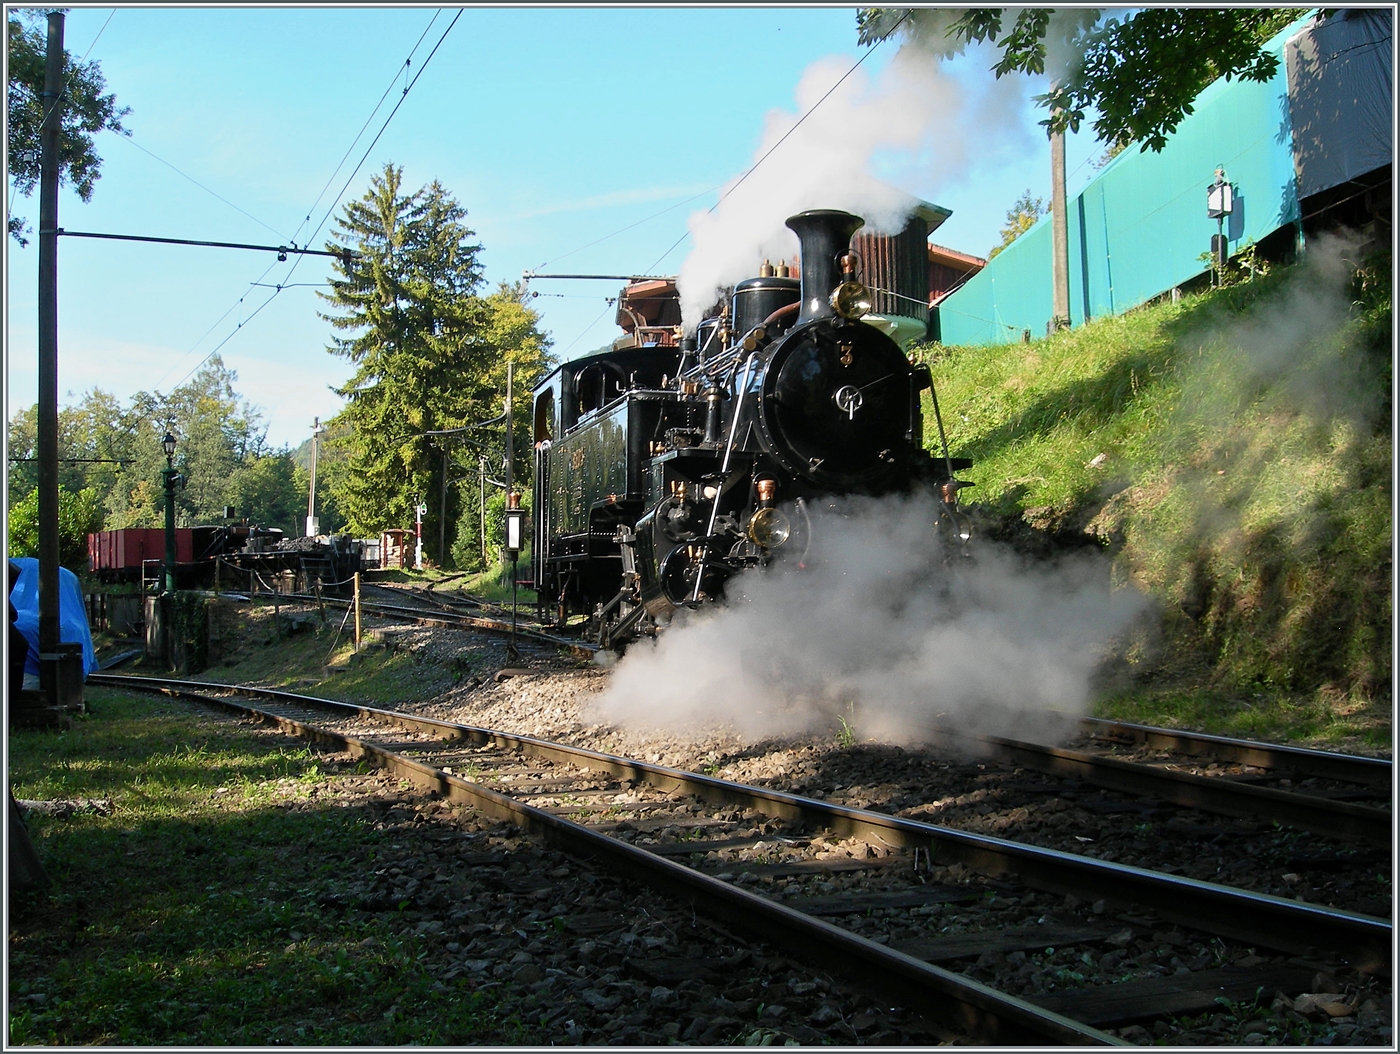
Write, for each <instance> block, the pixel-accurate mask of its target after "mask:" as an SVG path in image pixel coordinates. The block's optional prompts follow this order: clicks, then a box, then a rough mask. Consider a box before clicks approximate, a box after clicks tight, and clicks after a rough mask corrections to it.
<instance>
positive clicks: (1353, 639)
mask: <svg viewBox="0 0 1400 1054" xmlns="http://www.w3.org/2000/svg"><path fill="white" fill-rule="evenodd" d="M1315 257H1316V258H1315V260H1314V262H1313V264H1311V265H1308V264H1304V265H1300V266H1298V267H1295V268H1288V269H1282V270H1277V271H1275V272H1274V273H1273V274H1271V275H1269V276H1268V277H1266V278H1264V279H1261V280H1259V281H1256V282H1253V283H1250V284H1247V285H1237V286H1233V287H1229V288H1225V289H1220V290H1215V291H1211V292H1208V293H1205V294H1202V295H1198V296H1193V297H1186V298H1184V299H1182V300H1181V301H1180V302H1178V303H1176V304H1162V305H1158V306H1154V307H1147V308H1143V309H1140V310H1137V311H1134V312H1132V313H1129V314H1127V315H1123V316H1119V317H1115V318H1104V319H1098V320H1095V321H1093V322H1091V323H1090V324H1088V325H1085V326H1083V327H1081V328H1080V329H1077V330H1073V331H1070V332H1066V333H1061V334H1057V335H1055V336H1052V337H1049V338H1046V339H1044V340H1039V341H1035V342H1032V343H1030V344H1017V345H1003V346H997V347H959V348H951V347H941V346H937V345H935V346H933V347H932V348H929V349H925V352H924V354H925V356H926V357H927V358H928V360H929V361H930V362H931V364H932V365H933V368H934V375H935V378H936V379H937V381H938V385H939V401H940V404H941V406H942V408H943V411H944V415H945V423H946V425H947V427H948V431H949V435H950V442H951V443H952V445H953V448H954V452H955V453H956V454H959V455H962V456H970V457H972V458H973V459H974V461H975V467H974V469H973V470H971V471H970V472H965V473H963V475H965V476H968V477H970V478H973V479H975V481H976V482H977V488H976V490H974V491H970V492H968V495H967V496H968V497H974V496H975V498H976V505H975V506H974V507H973V508H974V510H975V511H976V512H977V514H978V516H979V519H980V520H981V522H982V523H983V525H984V533H986V534H989V535H991V536H992V537H999V538H1003V539H1007V540H1011V541H1013V542H1016V543H1019V544H1023V545H1026V546H1028V547H1030V548H1034V549H1039V550H1041V551H1046V550H1053V549H1056V548H1062V547H1065V546H1081V545H1086V544H1088V545H1097V546H1099V547H1101V548H1103V549H1105V550H1106V551H1108V552H1109V553H1111V554H1112V556H1113V558H1114V569H1115V575H1116V578H1117V580H1118V581H1119V582H1120V583H1128V582H1131V583H1133V584H1135V585H1136V586H1138V587H1139V588H1141V589H1143V590H1145V591H1146V592H1147V593H1149V594H1150V595H1151V596H1153V597H1154V598H1155V599H1156V600H1157V601H1158V609H1159V613H1160V616H1161V619H1160V627H1159V628H1158V629H1152V630H1150V631H1149V630H1147V628H1146V627H1144V632H1143V633H1142V634H1140V635H1139V636H1138V637H1137V638H1136V639H1135V640H1133V641H1130V642H1129V643H1128V644H1127V645H1126V646H1125V647H1124V649H1123V655H1122V656H1121V658H1122V660H1123V663H1124V665H1125V666H1126V667H1127V668H1128V669H1129V671H1130V673H1131V675H1132V676H1131V677H1130V678H1129V679H1128V683H1127V684H1126V685H1122V684H1121V679H1120V685H1121V686H1120V688H1119V690H1118V691H1117V693H1116V694H1113V695H1109V696H1108V697H1106V699H1105V700H1104V701H1103V704H1102V705H1103V707H1104V708H1105V712H1108V711H1110V710H1113V711H1117V712H1119V713H1120V716H1124V717H1129V716H1131V717H1136V718H1139V719H1146V717H1147V715H1148V714H1149V713H1151V714H1156V715H1157V716H1158V717H1167V716H1172V715H1175V716H1176V717H1177V718H1178V719H1179V720H1180V721H1187V720H1189V721H1192V722H1195V723H1198V724H1199V723H1202V722H1216V723H1217V724H1219V725H1223V726H1228V727H1229V728H1230V729H1231V730H1234V731H1244V730H1245V729H1247V728H1251V727H1252V728H1254V729H1256V730H1259V731H1261V732H1262V731H1263V730H1268V731H1269V732H1270V734H1276V735H1284V734H1288V733H1290V732H1296V733H1297V734H1298V735H1300V736H1304V737H1321V738H1323V739H1329V738H1331V739H1337V738H1340V739H1343V740H1344V739H1346V738H1347V737H1349V736H1360V737H1361V738H1362V740H1364V741H1365V742H1368V743H1371V744H1373V745H1381V742H1382V740H1383V741H1384V743H1388V742H1389V730H1388V726H1387V727H1386V728H1385V729H1381V728H1379V727H1376V725H1377V722H1376V720H1375V712H1374V704H1386V703H1387V701H1388V699H1389V695H1390V677H1391V656H1390V638H1391V630H1390V628H1391V619H1392V610H1391V582H1392V568H1391V562H1390V547H1391V532H1392V518H1391V498H1392V495H1391V491H1390V477H1391V464H1392V452H1391V441H1390V420H1391V408H1390V404H1389V392H1390V376H1391V366H1390V346H1391V302H1390V282H1389V275H1390V260H1389V255H1388V254H1386V255H1385V256H1383V257H1379V258H1372V259H1370V260H1368V261H1367V262H1366V264H1365V266H1363V267H1362V268H1360V269H1359V270H1355V271H1353V272H1352V273H1351V275H1350V278H1349V279H1348V278H1347V274H1346V273H1345V271H1344V269H1343V268H1341V267H1339V266H1338V267H1333V268H1332V270H1331V271H1327V270H1326V268H1323V270H1322V272H1319V271H1318V267H1317V261H1318V260H1322V259H1324V254H1323V253H1317V254H1315ZM1329 283H1330V288H1331V289H1332V291H1333V293H1334V294H1335V295H1330V296H1329V295H1324V293H1322V292H1319V290H1325V289H1327V288H1329ZM932 416H933V415H932V413H931V412H929V413H927V414H926V420H927V421H928V422H929V428H928V434H927V435H926V443H927V445H928V446H929V447H930V448H931V449H937V445H936V444H937V433H936V430H935V428H934V426H933V424H932ZM1382 708H1383V707H1382ZM1188 715H1189V716H1188ZM1357 715H1362V716H1360V717H1358V716H1357ZM1174 723H1175V722H1174ZM1222 730H1224V728H1222Z"/></svg>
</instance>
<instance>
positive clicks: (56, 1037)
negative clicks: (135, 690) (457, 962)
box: [9, 688, 523, 1046]
mask: <svg viewBox="0 0 1400 1054" xmlns="http://www.w3.org/2000/svg"><path fill="white" fill-rule="evenodd" d="M88 699H89V703H90V706H91V711H92V712H91V714H90V715H88V716H87V717H85V718H83V719H82V720H80V721H79V722H78V723H77V724H76V726H75V727H74V729H73V730H71V731H68V732H62V733H53V732H14V733H12V734H11V736H10V779H11V786H12V788H13V791H14V794H15V796H16V797H17V798H20V799H40V800H44V799H56V798H105V799H109V800H110V801H111V802H112V806H113V807H112V811H111V813H110V814H108V815H99V814H81V813H80V814H76V815H74V816H72V817H70V818H68V819H58V818H56V817H45V816H41V815H36V816H32V817H31V818H30V820H29V826H30V830H31V834H32V836H33V839H34V842H35V845H36V848H37V849H38V851H39V853H40V856H41V858H42V859H43V861H44V863H45V867H46V869H47V871H48V874H49V878H50V882H51V890H50V892H51V897H50V898H49V899H47V900H45V899H41V898H23V897H16V898H15V899H14V900H12V911H11V916H10V923H11V928H10V934H9V986H10V987H9V997H10V1004H9V1005H10V1018H9V1040H10V1043H11V1044H12V1045H21V1044H48V1045H54V1044H61V1045H79V1044H167V1045H170V1044H173V1045H194V1044H199V1045H238V1046H251V1045H262V1044H296V1045H312V1044H326V1045H344V1044H367V1043H369V1044H400V1043H462V1044H465V1043H473V1044H475V1043H502V1042H504V1043H510V1042H516V1043H518V1042H522V1041H523V1038H522V1037H523V1034H522V1031H521V1027H520V1025H519V1022H518V1021H513V1020H511V1019H510V1018H508V1017H503V1016H502V1015H499V1014H497V1013H496V1011H495V1006H496V1004H495V1003H493V1002H492V999H491V997H490V996H489V995H488V994H487V993H483V992H475V991H473V990H472V985H471V984H470V983H469V982H466V981H463V980H460V979H459V980H456V981H453V982H449V983H447V984H443V983H441V982H439V981H437V980H435V979H434V977H433V976H432V974H431V972H430V970H429V962H428V958H427V954H426V951H425V949H424V947H423V946H422V944H421V942H420V941H419V940H418V939H416V938H412V937H405V936H402V935H400V934H399V933H397V932H395V929H394V927H393V924H392V913H390V915H389V916H388V921H385V917H384V916H379V915H376V916H371V917H370V918H369V919H368V920H367V921H354V920H353V919H351V918H350V917H342V916H339V915H337V914H335V913H334V912H332V911H330V910H328V909H325V908H323V907H322V906H321V905H320V901H319V900H318V898H319V897H321V896H323V895H324V894H325V893H326V892H327V891H328V890H332V889H334V888H336V884H337V882H338V881H339V880H341V879H343V878H345V877H347V876H351V875H354V874H356V873H359V872H362V871H363V870H364V869H365V867H366V866H367V864H369V863H370V862H371V861H373V860H374V859H375V858H376V857H377V856H379V855H381V854H383V853H385V852H386V851H387V850H389V849H390V848H399V847H398V846H394V847H390V846H389V845H387V844H386V843H388V842H389V841H390V840H393V841H395V842H402V841H403V839H404V838H405V837H406V835H405V833H404V832H403V831H393V832H389V831H381V830H377V829H376V828H375V826H374V825H373V822H372V820H371V818H370V817H369V816H368V815H367V814H366V812H365V811H364V810H362V809H360V808H356V807H349V808H331V807H318V806H317V804H316V795H317V794H318V792H319V791H318V789H323V788H324V787H325V785H326V781H327V780H329V779H334V778H336V777H335V775H334V774H333V773H331V772H328V768H331V769H333V768H335V767H336V766H335V765H334V764H331V765H328V763H327V761H326V759H325V758H324V757H321V756H319V755H317V754H316V753H314V752H313V751H311V750H308V749H307V748H305V747H303V746H300V745H298V744H297V743H296V742H295V741H292V740H289V739H286V738H284V737H281V736H277V735H274V734H270V733H267V732H259V731H255V730H254V729H253V728H251V727H250V726H248V725H240V724H237V723H236V722H232V721H229V720H221V719H217V718H211V717H207V716H201V715H198V714H195V713H193V712H191V711H188V710H186V709H182V708H181V707H180V706H179V705H178V704H175V703H173V702H170V701H166V700H160V699H152V698H149V697H139V696H132V695H128V694H125V693H119V692H115V691H107V690H103V689H96V688H90V689H89V690H88ZM289 850H290V851H289ZM370 866H372V865H370Z"/></svg>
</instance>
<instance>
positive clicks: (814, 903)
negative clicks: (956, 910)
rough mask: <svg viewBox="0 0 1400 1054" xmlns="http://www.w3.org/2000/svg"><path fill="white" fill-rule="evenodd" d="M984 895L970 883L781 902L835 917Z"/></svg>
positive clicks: (967, 899)
mask: <svg viewBox="0 0 1400 1054" xmlns="http://www.w3.org/2000/svg"><path fill="white" fill-rule="evenodd" d="M985 896H986V890H984V889H981V888H975V887H970V886H924V887H923V888H921V889H901V890H895V891H891V892H888V893H838V894H835V895H834V896H825V897H798V898H796V899H794V900H785V901H783V902H782V903H783V904H785V905H787V906H788V907H790V908H792V909H793V910H794V911H800V912H802V913H803V914H804V915H817V916H834V915H863V914H865V912H867V911H874V910H876V909H878V908H921V907H924V906H925V905H927V904H959V903H967V902H968V901H973V900H981V899H982V898H983V897H985ZM903 950H904V949H903V948H901V949H900V951H903ZM911 954H912V953H911Z"/></svg>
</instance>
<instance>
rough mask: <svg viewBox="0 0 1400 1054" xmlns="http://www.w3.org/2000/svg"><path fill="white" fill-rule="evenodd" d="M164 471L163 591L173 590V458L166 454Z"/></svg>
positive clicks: (174, 474)
mask: <svg viewBox="0 0 1400 1054" xmlns="http://www.w3.org/2000/svg"><path fill="white" fill-rule="evenodd" d="M165 466H166V467H165V471H164V472H163V473H162V475H163V476H164V477H165V592H166V593H174V592H175V477H176V476H177V475H179V473H178V472H176V471H175V458H174V457H173V456H172V455H166V458H165Z"/></svg>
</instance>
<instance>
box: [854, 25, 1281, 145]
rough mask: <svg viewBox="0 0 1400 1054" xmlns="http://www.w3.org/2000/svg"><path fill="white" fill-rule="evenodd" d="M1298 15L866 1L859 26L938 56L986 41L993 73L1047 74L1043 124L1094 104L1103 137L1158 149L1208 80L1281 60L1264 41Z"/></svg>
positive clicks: (1057, 125) (1058, 124) (1257, 73)
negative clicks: (993, 56)
mask: <svg viewBox="0 0 1400 1054" xmlns="http://www.w3.org/2000/svg"><path fill="white" fill-rule="evenodd" d="M1300 13H1301V12H1300V11H1299V9H1296V8H1247V7H1226V8H1215V9H1211V8H1169V7H1145V8H1139V9H1137V10H1136V11H1134V12H1133V13H1132V14H1131V15H1128V16H1125V17H1119V16H1117V15H1111V16H1109V17H1107V18H1105V17H1104V15H1105V9H1102V8H1070V9H1052V8H1034V7H1028V8H1000V7H976V8H864V9H862V10H860V11H859V12H858V13H857V28H858V32H859V37H860V41H861V43H863V44H873V43H875V42H876V41H879V40H883V39H885V38H886V37H889V36H891V35H893V34H895V33H900V34H902V35H904V36H905V37H906V38H908V39H910V40H912V41H915V42H917V43H918V44H919V45H920V46H922V47H925V48H927V49H928V50H930V51H931V52H932V53H934V54H936V55H939V56H942V57H949V56H952V55H956V54H961V53H962V52H963V51H964V50H965V49H966V48H967V47H968V45H970V44H977V43H982V42H984V41H985V42H990V43H991V44H992V45H993V47H994V48H995V49H996V52H997V54H998V58H997V61H996V63H995V64H994V65H993V67H992V69H993V70H994V72H995V73H996V75H997V76H998V77H1002V76H1005V75H1006V74H1008V73H1012V72H1021V73H1030V74H1045V73H1046V72H1047V71H1048V72H1049V73H1050V77H1051V87H1050V90H1049V91H1048V92H1046V93H1045V94H1043V95H1038V96H1036V99H1037V101H1039V102H1041V103H1043V104H1044V105H1045V106H1046V107H1047V108H1048V109H1049V110H1050V116H1049V117H1047V118H1046V119H1045V120H1044V121H1042V122H1041V124H1042V125H1044V126H1045V127H1046V128H1047V129H1048V130H1050V131H1065V130H1069V131H1078V130H1079V127H1080V125H1081V123H1082V122H1083V121H1084V118H1085V114H1086V111H1088V110H1089V109H1094V110H1096V111H1097V112H1098V116H1097V118H1096V119H1095V120H1094V122H1093V127H1094V132H1095V134H1096V135H1097V136H1098V138H1099V139H1101V140H1102V141H1104V142H1106V143H1109V144H1110V145H1112V144H1126V143H1133V142H1138V143H1141V144H1142V149H1143V150H1149V149H1150V150H1154V151H1159V150H1161V149H1162V147H1163V146H1165V145H1166V141H1167V136H1168V135H1170V134H1171V133H1172V132H1173V131H1175V130H1176V127H1177V125H1179V124H1180V123H1181V121H1182V120H1183V119H1184V118H1185V117H1186V116H1187V115H1189V114H1190V113H1192V104H1193V102H1194V101H1195V99H1196V97H1197V96H1198V95H1200V93H1201V91H1202V90H1203V89H1204V88H1205V87H1206V86H1207V85H1208V84H1210V83H1211V82H1212V81H1214V80H1216V79H1217V78H1219V77H1224V78H1226V79H1227V80H1228V79H1230V78H1232V77H1240V78H1242V79H1244V80H1253V81H1263V80H1268V79H1269V78H1270V77H1272V76H1273V75H1274V72H1275V70H1276V69H1277V68H1278V59H1277V58H1276V57H1275V56H1273V55H1270V54H1268V53H1266V52H1264V51H1263V50H1262V48H1261V45H1262V44H1263V43H1264V42H1265V41H1267V40H1268V39H1269V37H1271V36H1272V35H1273V34H1274V33H1277V32H1278V31H1279V30H1280V29H1282V28H1283V27H1284V26H1286V25H1288V23H1289V22H1291V21H1293V20H1294V19H1295V18H1297V17H1298V15H1299V14H1300Z"/></svg>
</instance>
